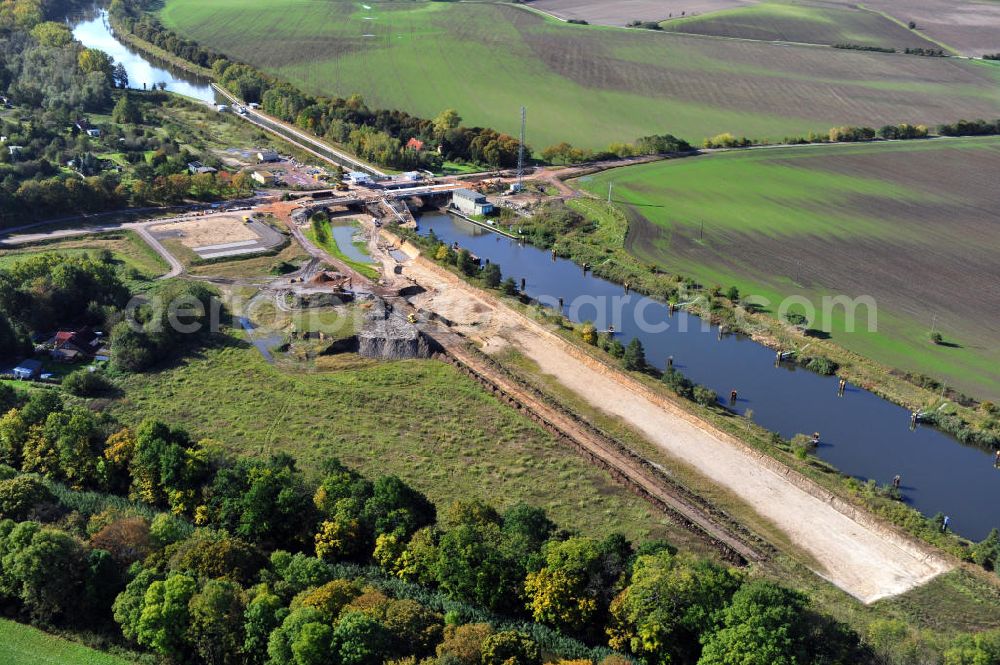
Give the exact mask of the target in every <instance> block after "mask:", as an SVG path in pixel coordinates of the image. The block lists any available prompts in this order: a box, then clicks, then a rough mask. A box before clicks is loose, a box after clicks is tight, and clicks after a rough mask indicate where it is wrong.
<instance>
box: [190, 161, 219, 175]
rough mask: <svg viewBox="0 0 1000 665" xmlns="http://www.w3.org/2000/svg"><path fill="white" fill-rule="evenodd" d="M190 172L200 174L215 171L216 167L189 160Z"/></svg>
mask: <svg viewBox="0 0 1000 665" xmlns="http://www.w3.org/2000/svg"><path fill="white" fill-rule="evenodd" d="M188 172H189V173H190V174H191V175H198V174H199V173H215V172H216V169H213V168H212V167H211V166H205V165H204V164H202V163H201V162H188Z"/></svg>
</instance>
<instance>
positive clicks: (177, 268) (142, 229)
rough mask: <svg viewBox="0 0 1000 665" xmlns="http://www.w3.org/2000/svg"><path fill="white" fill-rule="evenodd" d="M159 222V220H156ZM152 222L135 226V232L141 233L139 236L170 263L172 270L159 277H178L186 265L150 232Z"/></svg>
mask: <svg viewBox="0 0 1000 665" xmlns="http://www.w3.org/2000/svg"><path fill="white" fill-rule="evenodd" d="M156 223H159V222H156ZM151 225H152V224H151V223H148V222H147V223H143V224H138V225H137V226H136V227H135V232H136V233H137V234H139V237H140V238H142V239H143V240H145V241H146V244H147V245H149V246H150V247H152V248H153V251H155V252H156V253H157V254H159V255H160V256H162V257H163V260H164V261H166V262H167V263H168V264H169V265H170V271H169V272H168V273H166V274H165V275H160V276H159V277H158V278H157V279H170V278H171V277H177V276H179V275H180V274H181V273H183V272H184V266H183V265H182V264H181V262H180V261H178V260H177V259H176V257H174V255H173V254H171V253H170V252H168V251H167V248H166V247H164V246H163V244H162V243H160V241H159V240H157V239H156V236H154V235H153V234H152V233H150V232H149V227H150V226H151Z"/></svg>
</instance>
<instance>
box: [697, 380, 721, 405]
mask: <svg viewBox="0 0 1000 665" xmlns="http://www.w3.org/2000/svg"><path fill="white" fill-rule="evenodd" d="M692 395H693V397H694V401H696V402H698V404H701V405H702V406H712V405H713V404H715V403H716V402H717V401H718V399H719V395H718V394H717V393H716V392H715V391H714V390H712V389H711V388H708V387H706V386H703V385H697V386H695V387H694V390H693V391H692Z"/></svg>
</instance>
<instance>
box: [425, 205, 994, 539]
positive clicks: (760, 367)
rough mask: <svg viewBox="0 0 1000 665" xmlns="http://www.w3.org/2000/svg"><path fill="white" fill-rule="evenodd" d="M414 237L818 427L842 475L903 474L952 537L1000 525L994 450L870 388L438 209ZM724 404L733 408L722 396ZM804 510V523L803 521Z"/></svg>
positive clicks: (909, 495) (750, 400)
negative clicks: (842, 381) (466, 255)
mask: <svg viewBox="0 0 1000 665" xmlns="http://www.w3.org/2000/svg"><path fill="white" fill-rule="evenodd" d="M419 222H420V230H421V233H425V234H426V233H429V232H430V231H431V230H433V231H434V233H435V234H437V236H438V237H439V238H441V240H443V241H444V242H447V243H452V242H457V243H458V244H459V245H460V246H461V247H465V248H467V249H468V250H470V251H471V252H472V253H473V254H476V255H477V256H479V257H481V258H484V259H489V260H490V261H491V262H494V263H497V264H499V265H500V267H501V270H502V271H503V274H504V275H505V276H509V277H513V278H515V279H516V280H517V281H518V282H520V280H521V279H522V278H523V279H524V280H525V284H526V286H525V291H526V292H527V294H528V295H529V296H531V297H533V298H537V299H540V300H541V301H542V302H546V301H548V302H550V303H552V304H553V306H555V307H556V308H559V305H558V299H559V298H562V299H563V302H564V306H563V307H562V312H563V314H565V315H566V316H567V317H569V318H570V319H571V320H573V321H575V322H582V321H585V320H590V321H594V322H595V323H596V325H597V327H598V329H606V328H607V327H608V326H609V325H613V326H614V328H615V330H616V331H618V339H619V340H620V341H621V342H622V343H623V344H627V343H628V342H629V340H631V339H632V338H633V337H638V338H639V339H640V340H641V341H642V344H643V347H644V348H645V350H646V357H647V359H648V360H649V362H651V363H653V364H655V365H656V366H657V367H660V368H662V367H663V366H664V365H665V363H666V361H667V358H668V357H669V356H673V358H674V367H676V368H677V369H679V370H681V371H682V372H683V373H684V374H685V375H687V376H688V377H689V378H690V379H691V380H693V381H695V382H696V383H701V384H704V385H706V386H709V387H710V388H712V389H713V390H715V391H716V392H717V393H718V394H719V395H720V396H724V399H725V402H727V403H728V401H729V393H730V391H731V390H734V389H735V390H736V391H737V392H738V399H737V401H736V403H735V405H733V406H732V408H733V409H734V410H735V411H736V412H738V413H740V414H744V413H746V411H747V410H748V409H752V410H753V419H754V421H755V422H757V423H758V424H760V425H762V426H764V427H766V428H768V429H770V430H772V431H776V432H780V433H781V435H782V436H784V437H786V438H787V437H792V436H794V435H795V434H798V433H808V434H812V433H813V432H819V433H820V441H821V443H820V445H819V447H818V448H817V450H816V454H817V455H818V456H819V457H821V458H822V459H824V460H827V461H829V462H830V463H831V464H833V465H834V466H836V467H837V468H838V469H840V470H841V471H843V472H844V473H847V474H850V475H852V476H855V477H857V478H860V479H863V480H867V479H869V478H870V479H874V480H875V481H876V482H878V483H879V484H886V483H890V482H891V481H892V479H893V477H894V476H895V475H896V474H899V475H900V476H901V477H902V484H901V488H900V489H901V491H902V494H903V497H904V500H905V501H906V502H907V503H908V504H910V505H911V506H913V507H915V508H917V509H918V510H920V511H921V512H923V513H924V514H925V515H934V514H936V513H938V512H941V513H944V514H945V515H948V516H949V517H950V519H951V527H952V528H954V529H955V530H956V531H957V532H958V533H960V534H962V535H964V536H966V537H968V538H972V539H975V540H980V539H982V538H983V537H985V536H986V534H987V533H989V531H990V529H992V528H993V527H995V526H1000V469H998V468H996V467H995V466H994V465H993V456H992V455H990V454H989V453H987V452H986V451H984V450H982V449H980V448H976V447H973V446H967V445H964V444H962V443H960V442H959V441H957V440H956V439H954V438H952V437H950V436H948V435H946V434H944V433H942V432H940V431H939V430H936V429H934V428H932V427H922V426H919V425H918V426H917V427H916V428H914V429H912V430H911V429H910V413H909V411H907V410H906V409H904V408H902V407H900V406H897V405H895V404H893V403H892V402H889V401H887V400H884V399H882V398H880V397H878V396H876V395H874V394H873V393H870V392H868V391H866V390H862V389H860V388H857V387H854V386H850V385H849V386H848V387H847V388H846V390H845V391H844V394H843V396H838V394H837V393H838V379H837V378H836V377H832V376H821V375H819V374H816V373H814V372H811V371H809V370H806V369H804V368H802V367H799V366H796V365H792V364H789V363H780V364H778V365H777V366H776V364H775V352H774V351H773V350H771V349H769V348H767V347H765V346H763V345H761V344H758V343H757V342H754V341H753V340H751V339H749V338H747V337H745V336H743V335H733V334H720V331H719V329H718V328H717V327H716V326H710V325H706V324H705V323H704V322H703V321H702V319H700V318H698V317H697V316H694V315H691V314H687V313H685V312H675V313H673V314H670V313H669V311H668V308H667V306H666V305H665V304H664V303H662V302H658V301H656V300H654V299H652V298H647V297H645V296H642V295H637V294H635V293H631V294H626V292H625V289H624V288H623V287H622V286H621V285H619V284H615V283H613V282H609V281H607V280H605V279H601V278H600V277H595V276H594V275H593V274H591V273H589V272H588V273H586V274H584V272H583V270H582V269H581V268H580V266H578V265H577V264H575V263H573V262H572V261H570V260H567V259H561V258H553V257H552V255H551V253H550V252H548V251H544V250H541V249H538V248H537V247H533V246H531V245H525V244H521V243H519V242H517V241H516V240H512V239H510V238H507V237H505V236H501V235H499V234H497V233H493V232H491V231H488V230H486V229H484V228H483V227H481V226H477V225H475V224H471V223H469V222H466V221H465V220H461V219H458V218H455V217H452V216H450V215H445V214H428V215H423V216H422V217H421V218H420V220H419ZM727 406H728V404H727ZM808 518H809V516H808V515H803V516H802V519H808Z"/></svg>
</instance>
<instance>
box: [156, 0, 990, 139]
mask: <svg viewBox="0 0 1000 665" xmlns="http://www.w3.org/2000/svg"><path fill="white" fill-rule="evenodd" d="M366 7H370V9H367V8H366ZM160 17H161V19H162V21H163V22H164V24H165V25H167V26H168V27H170V28H172V29H173V30H175V31H177V32H178V33H180V34H181V35H183V36H185V37H189V38H193V39H195V40H196V41H198V42H199V43H201V44H203V45H205V46H210V47H213V48H216V49H218V50H220V51H222V52H223V53H225V54H227V55H229V56H230V57H233V58H236V59H238V60H242V61H245V62H249V63H251V64H253V65H256V66H258V67H260V68H261V69H263V70H265V71H268V72H271V73H273V74H276V75H279V76H281V77H284V78H286V79H288V80H289V81H291V82H292V83H294V84H297V85H299V86H301V87H302V88H304V89H305V90H307V91H309V92H312V93H316V94H324V95H329V96H348V95H351V94H354V93H360V94H361V95H363V96H364V97H365V99H366V100H367V101H368V102H369V104H370V105H371V106H372V107H384V108H399V109H403V110H406V111H410V112H412V113H416V114H419V115H421V116H424V117H433V116H435V115H437V114H438V113H439V112H440V111H442V110H443V109H446V108H455V109H456V110H458V112H459V113H460V114H461V115H462V117H463V118H464V120H465V124H467V125H470V126H473V125H479V126H490V127H495V128H497V129H500V130H502V131H507V132H509V133H514V132H516V131H517V129H518V127H519V123H520V114H519V110H520V107H521V106H522V105H524V106H526V107H527V108H528V142H529V144H531V145H532V146H533V147H534V148H535V149H536V150H540V149H541V148H544V147H545V146H547V145H551V144H553V143H557V142H560V141H569V142H570V143H573V144H576V145H579V146H585V147H590V148H600V147H604V146H606V145H607V144H608V143H609V142H612V141H631V140H634V139H635V138H637V137H639V136H644V135H648V134H652V133H664V132H670V133H673V134H675V135H678V136H681V137H684V138H686V139H688V140H690V141H694V142H700V141H701V140H702V139H703V138H704V137H705V136H708V135H714V134H717V133H721V132H727V131H728V132H732V133H734V134H744V135H747V136H753V137H759V138H765V137H766V138H770V139H781V138H784V137H785V136H789V135H795V134H802V133H807V132H809V131H826V130H828V129H829V128H830V127H831V126H835V125H844V124H865V125H873V126H878V125H881V124H885V123H888V122H893V123H896V122H909V123H925V124H935V123H939V122H945V121H948V122H953V121H955V120H957V119H959V118H970V117H985V118H993V117H995V116H998V115H1000V86H998V85H997V84H998V82H1000V67H993V66H990V65H987V64H983V63H976V62H968V61H960V60H952V59H944V58H921V57H913V56H902V55H890V54H884V53H866V52H860V51H844V50H834V49H830V48H827V47H821V46H785V47H780V46H775V45H773V44H767V43H758V42H750V41H739V40H720V39H717V38H710V37H702V36H697V35H683V34H670V33H665V32H655V31H645V30H630V29H625V28H610V27H598V26H583V25H570V24H566V23H562V22H560V21H557V20H555V19H553V18H550V17H546V16H543V15H541V14H539V13H536V12H532V11H530V10H529V9H526V8H523V7H519V6H515V5H511V4H493V3H444V2H440V3H439V2H405V3H402V2H376V1H374V0H373V1H372V2H369V3H367V4H363V3H360V2H346V1H344V0H323V1H322V2H321V1H318V0H268V1H267V2H265V1H264V0H213V1H212V2H202V1H200V0H167V2H166V5H165V7H164V8H163V9H162V10H161V12H160Z"/></svg>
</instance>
